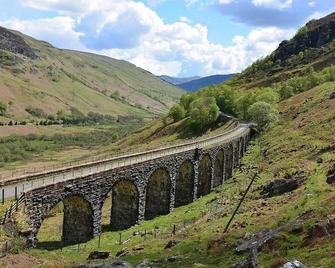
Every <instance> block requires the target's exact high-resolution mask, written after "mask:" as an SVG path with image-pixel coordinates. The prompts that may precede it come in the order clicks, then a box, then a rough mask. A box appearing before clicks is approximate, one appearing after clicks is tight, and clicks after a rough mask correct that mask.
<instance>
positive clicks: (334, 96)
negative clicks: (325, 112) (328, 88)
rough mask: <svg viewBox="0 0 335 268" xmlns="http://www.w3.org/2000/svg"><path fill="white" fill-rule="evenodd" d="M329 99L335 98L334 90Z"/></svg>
mask: <svg viewBox="0 0 335 268" xmlns="http://www.w3.org/2000/svg"><path fill="white" fill-rule="evenodd" d="M329 99H330V100H333V99H335V91H333V92H332V93H330V96H329Z"/></svg>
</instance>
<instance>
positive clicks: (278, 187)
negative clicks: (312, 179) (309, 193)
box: [261, 176, 307, 197]
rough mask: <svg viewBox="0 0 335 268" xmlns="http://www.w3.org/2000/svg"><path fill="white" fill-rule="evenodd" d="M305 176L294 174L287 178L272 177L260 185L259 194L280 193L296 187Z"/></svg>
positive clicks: (269, 195)
mask: <svg viewBox="0 0 335 268" xmlns="http://www.w3.org/2000/svg"><path fill="white" fill-rule="evenodd" d="M306 179H307V178H306V176H294V177H292V178H289V179H274V180H271V181H269V182H268V183H266V184H265V185H264V186H263V187H262V191H261V194H262V195H265V196H266V197H272V196H277V195H281V194H284V193H288V192H292V191H294V190H295V189H297V188H298V187H299V186H300V185H301V184H302V183H303V182H304V181H305V180H306Z"/></svg>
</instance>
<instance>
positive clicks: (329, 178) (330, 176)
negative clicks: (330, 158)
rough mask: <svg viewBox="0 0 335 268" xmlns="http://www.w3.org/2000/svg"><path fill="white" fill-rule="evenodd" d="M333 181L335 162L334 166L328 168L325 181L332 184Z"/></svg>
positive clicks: (334, 179) (334, 177) (334, 178)
mask: <svg viewBox="0 0 335 268" xmlns="http://www.w3.org/2000/svg"><path fill="white" fill-rule="evenodd" d="M334 182H335V164H334V166H333V167H332V168H331V169H329V170H328V173H327V183H328V184H333V183H334Z"/></svg>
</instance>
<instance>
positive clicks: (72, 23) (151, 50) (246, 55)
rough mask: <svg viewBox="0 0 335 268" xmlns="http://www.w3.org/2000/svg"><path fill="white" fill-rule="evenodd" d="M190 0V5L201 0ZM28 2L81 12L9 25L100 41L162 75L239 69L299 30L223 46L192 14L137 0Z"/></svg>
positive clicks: (65, 40) (45, 35)
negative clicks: (172, 15) (169, 17)
mask: <svg viewBox="0 0 335 268" xmlns="http://www.w3.org/2000/svg"><path fill="white" fill-rule="evenodd" d="M185 1H187V2H188V4H194V3H195V2H197V1H196V0H185ZM220 1H228V0H220ZM229 1H230V0H229ZM254 1H256V0H254ZM258 1H260V0H258ZM265 1H266V0H263V2H265ZM24 2H25V4H26V5H28V4H29V5H30V6H35V5H36V6H38V5H40V6H39V8H43V9H47V10H58V11H59V12H60V13H64V14H70V13H71V12H72V14H76V15H72V17H71V16H61V17H56V18H52V19H43V20H32V21H18V20H16V21H7V26H8V27H10V28H14V29H17V30H20V31H23V32H25V33H27V34H29V35H32V36H34V37H37V38H39V39H43V40H47V41H50V42H52V43H53V44H55V45H56V46H59V47H68V48H72V49H80V50H88V47H89V46H88V45H89V44H90V43H89V42H96V43H95V47H94V46H90V48H91V49H93V48H95V50H94V51H95V52H96V53H100V54H105V55H108V56H111V57H114V58H118V59H123V60H127V61H130V62H132V63H134V64H136V65H137V66H139V67H142V68H144V69H146V70H148V71H151V72H153V73H154V74H157V75H158V74H167V75H172V76H176V75H180V74H182V73H183V69H184V68H186V66H187V68H188V69H190V68H191V69H192V66H197V70H198V71H199V74H200V75H206V74H208V75H209V74H216V73H232V72H239V71H241V70H243V69H244V68H245V67H247V66H248V65H249V64H251V63H252V62H253V61H254V60H256V59H257V58H259V57H262V56H265V55H267V54H268V53H270V52H271V51H272V50H273V49H275V48H276V46H277V45H278V43H279V42H280V41H282V40H283V39H285V38H288V37H290V36H291V35H293V33H294V31H291V30H281V29H278V28H274V27H271V28H256V29H255V30H253V31H251V32H250V33H249V34H248V35H247V36H245V37H243V36H236V37H235V38H234V39H233V44H232V45H230V46H223V45H222V44H216V43H213V42H210V41H209V39H208V29H207V27H206V26H204V25H201V24H192V23H191V22H190V21H188V19H187V18H181V19H180V21H177V22H175V23H170V24H168V23H165V22H164V21H163V20H162V19H161V18H160V17H159V16H158V15H157V14H156V13H155V12H154V11H153V10H152V9H150V8H149V7H148V6H146V5H144V4H143V3H141V2H134V1H132V0H118V1H106V0H105V1H104V0H97V1H94V5H92V4H91V3H92V2H93V1H89V0H81V3H82V7H81V10H78V9H75V8H74V6H77V3H75V4H73V5H71V3H70V2H69V1H65V0H43V1H42V0H25V1H24ZM72 2H74V1H72ZM65 7H66V8H65ZM124 14H131V17H132V20H131V23H130V24H129V25H124V24H122V19H123V17H124ZM0 23H1V22H0ZM120 25H121V26H120ZM122 25H124V26H122ZM131 25H137V26H138V25H142V26H145V30H144V31H139V30H138V28H136V27H130V26H131ZM5 26H6V25H5ZM126 26H127V27H126ZM117 28H120V29H121V30H124V32H125V35H121V34H117V35H116V33H118V32H117V31H116V30H115V29H117ZM129 36H132V37H134V38H135V39H133V40H131V41H132V42H130V43H129V39H127V38H129ZM83 38H86V40H84V39H83ZM116 38H118V39H117V42H116V41H115V40H116ZM123 39H124V40H123ZM80 41H81V42H80ZM125 42H128V43H125ZM85 44H86V45H85ZM194 69H195V68H194Z"/></svg>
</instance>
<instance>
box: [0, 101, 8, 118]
mask: <svg viewBox="0 0 335 268" xmlns="http://www.w3.org/2000/svg"><path fill="white" fill-rule="evenodd" d="M6 111H7V105H6V104H5V103H3V102H2V101H0V115H5V114H6Z"/></svg>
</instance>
